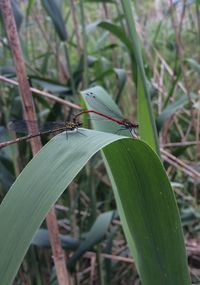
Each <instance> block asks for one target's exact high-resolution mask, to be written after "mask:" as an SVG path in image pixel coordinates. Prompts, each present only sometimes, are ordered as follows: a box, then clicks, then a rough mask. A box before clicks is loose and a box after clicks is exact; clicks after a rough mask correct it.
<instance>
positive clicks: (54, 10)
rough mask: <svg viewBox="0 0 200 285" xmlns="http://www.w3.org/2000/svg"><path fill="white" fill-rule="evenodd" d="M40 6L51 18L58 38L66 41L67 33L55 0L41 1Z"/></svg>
mask: <svg viewBox="0 0 200 285" xmlns="http://www.w3.org/2000/svg"><path fill="white" fill-rule="evenodd" d="M42 4H43V6H44V8H45V10H46V11H47V13H48V14H49V16H50V17H51V20H52V22H53V24H54V27H55V29H56V31H57V33H58V35H59V37H60V40H61V41H66V40H67V31H66V28H65V23H64V20H63V17H62V14H61V11H60V9H59V7H58V5H57V2H56V1H55V0H42Z"/></svg>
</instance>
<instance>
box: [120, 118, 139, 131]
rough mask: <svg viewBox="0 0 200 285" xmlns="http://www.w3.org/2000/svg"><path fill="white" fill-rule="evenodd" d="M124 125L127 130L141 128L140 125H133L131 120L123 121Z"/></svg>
mask: <svg viewBox="0 0 200 285" xmlns="http://www.w3.org/2000/svg"><path fill="white" fill-rule="evenodd" d="M123 125H124V126H125V127H126V128H127V129H137V128H138V127H139V124H138V123H132V122H130V121H129V120H124V121H123Z"/></svg>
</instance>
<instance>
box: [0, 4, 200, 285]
mask: <svg viewBox="0 0 200 285" xmlns="http://www.w3.org/2000/svg"><path fill="white" fill-rule="evenodd" d="M124 2H125V1H124ZM142 2H143V3H142ZM122 6H123V5H122V3H121V1H117V0H116V1H82V0H80V1H74V0H70V1H59V0H54V1H53V0H51V1H50V0H49V1H46V0H43V1H36V0H35V1H33V0H29V1H13V2H12V8H13V12H14V16H15V21H16V24H17V29H18V34H19V37H20V43H21V47H22V49H23V56H24V61H25V65H26V71H27V75H28V78H29V82H30V85H31V86H32V88H34V89H33V95H34V103H35V107H36V113H37V119H38V120H39V121H41V122H44V121H56V120H58V121H59V120H62V121H63V120H64V121H68V120H70V118H71V117H72V115H73V114H74V113H76V112H78V110H80V108H82V107H84V103H83V100H82V99H81V97H80V96H79V94H80V91H82V90H85V89H87V88H89V87H93V86H96V85H100V86H102V87H103V88H104V89H105V90H107V91H108V93H110V94H112V98H113V99H114V101H115V102H116V103H117V104H118V106H119V107H120V109H121V110H122V112H123V114H124V115H125V116H126V117H127V118H129V119H130V120H131V121H137V112H138V111H137V107H136V106H137V92H136V83H135V76H136V68H135V66H136V65H134V60H133V58H132V57H133V53H132V52H131V48H132V47H131V48H130V46H129V42H128V39H127V35H126V33H125V32H126V30H127V27H126V24H125V20H124V19H125V15H124V11H123V8H122ZM132 9H133V10H132V12H133V15H134V19H135V24H136V29H137V33H138V36H139V41H138V42H140V44H141V49H142V57H143V61H144V68H145V73H146V82H147V86H148V91H149V93H150V98H151V104H152V107H153V113H154V116H155V121H156V127H157V130H158V134H159V144H160V152H161V156H162V159H163V161H164V166H165V169H166V172H167V174H168V177H169V179H170V182H171V185H172V187H173V189H174V193H175V195H176V201H177V203H178V207H179V211H180V216H181V221H182V226H183V230H184V237H185V242H186V249H187V256H188V262H189V269H190V274H191V280H192V283H193V284H200V272H199V267H200V262H199V256H200V250H199V230H200V228H199V218H200V214H199V207H198V204H199V193H198V191H199V180H200V174H199V167H200V164H199V158H200V145H199V133H200V111H199V106H200V89H199V74H200V63H199V62H200V2H199V1H198V0H196V1H195V0H194V1H192V0H191V1H189V0H180V1H178V0H177V1H172V0H169V1H161V0H160V1H159V0H155V1H151V0H148V1H137V0H136V1H134V2H133V3H132ZM1 21H2V25H1V26H0V73H1V75H0V94H1V96H0V134H1V136H0V140H1V141H6V140H7V139H8V138H9V137H10V134H8V133H7V132H6V131H7V124H8V122H9V121H11V120H13V119H17V120H20V119H23V111H22V106H21V101H20V96H19V91H18V89H17V88H16V69H15V67H14V64H13V61H12V55H11V51H10V48H9V45H8V41H7V37H6V32H5V29H4V24H3V19H1ZM42 91H45V92H42ZM49 94H53V95H54V96H53V97H51V98H46V97H44V96H43V95H46V96H48V95H49ZM59 99H62V100H59ZM83 122H84V125H85V126H86V127H90V125H91V124H90V121H87V120H86V119H85V118H83ZM139 131H140V130H139ZM43 142H44V143H46V142H47V137H44V138H43ZM30 158H31V151H30V146H29V144H27V143H22V144H21V145H17V146H13V147H8V148H5V149H1V150H0V195H1V200H3V198H4V196H5V195H6V193H7V191H8V190H9V188H10V187H11V185H12V184H13V182H14V181H15V179H16V177H17V176H18V175H19V173H20V172H21V171H22V169H23V168H24V166H25V165H26V164H27V162H28V161H29V160H30ZM66 190H68V191H65V192H64V193H63V195H62V196H61V197H60V198H59V200H58V201H57V203H56V205H55V209H56V214H57V221H58V225H59V231H60V234H61V235H60V237H61V240H62V243H63V246H64V248H65V254H66V256H67V259H69V260H70V257H71V256H73V252H75V250H76V249H77V248H78V247H79V245H80V242H81V241H83V242H82V246H83V248H84V250H83V249H82V250H81V251H80V252H79V253H78V258H77V260H76V262H77V265H76V272H75V273H73V274H72V276H71V277H70V282H71V284H108V283H109V284H140V280H139V276H138V272H137V270H136V268H135V264H134V260H133V258H132V256H131V254H130V250H129V247H128V245H127V242H126V239H125V236H124V233H123V229H122V225H121V222H120V219H119V216H118V212H117V210H116V202H115V199H114V195H113V192H112V187H111V183H110V181H109V179H108V176H107V173H106V170H105V167H104V163H103V160H102V158H101V155H100V154H97V155H95V156H94V157H93V158H92V159H91V160H90V161H89V162H88V164H87V165H86V167H85V168H84V169H83V170H82V171H81V172H80V173H79V174H78V176H77V177H76V179H75V180H74V181H73V182H72V183H71V184H70V186H69V187H68V189H66ZM111 213H112V215H111ZM113 213H114V215H113ZM88 236H89V237H90V238H91V239H90V241H89V242H88V240H89V239H88V238H85V237H88ZM19 238H20V237H19ZM84 241H85V242H84ZM69 267H70V265H69ZM14 284H58V283H57V279H56V274H55V268H54V265H53V262H52V253H51V249H50V243H49V240H48V233H47V230H46V224H45V222H43V224H42V225H41V228H40V229H39V230H38V232H37V234H36V235H35V237H34V239H33V241H32V245H31V246H30V248H29V250H28V252H27V254H26V256H25V258H24V260H23V263H22V265H21V267H20V269H19V272H18V274H17V276H16V278H15V281H14Z"/></svg>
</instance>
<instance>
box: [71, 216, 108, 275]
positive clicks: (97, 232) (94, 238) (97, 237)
mask: <svg viewBox="0 0 200 285" xmlns="http://www.w3.org/2000/svg"><path fill="white" fill-rule="evenodd" d="M112 217H113V212H112V211H109V212H106V213H103V214H101V215H99V216H98V217H97V219H96V221H95V223H94V224H93V226H92V228H91V230H90V231H89V232H88V233H87V234H86V237H85V239H84V241H83V242H82V243H81V244H80V246H79V248H78V249H77V251H76V252H75V253H74V255H73V256H72V257H71V258H70V259H69V262H68V267H69V268H70V270H72V271H73V270H74V267H75V264H76V262H77V261H78V259H79V258H80V257H81V256H82V255H83V254H84V253H85V252H86V251H88V250H91V248H92V247H93V246H95V245H96V244H98V243H99V242H100V241H101V240H102V239H103V238H104V236H105V234H106V232H107V230H108V227H109V225H110V223H111V220H112Z"/></svg>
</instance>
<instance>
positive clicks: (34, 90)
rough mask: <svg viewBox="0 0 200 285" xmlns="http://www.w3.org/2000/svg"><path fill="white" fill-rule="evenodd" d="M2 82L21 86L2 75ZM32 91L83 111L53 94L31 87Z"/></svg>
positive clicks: (0, 77)
mask: <svg viewBox="0 0 200 285" xmlns="http://www.w3.org/2000/svg"><path fill="white" fill-rule="evenodd" d="M0 80H2V81H5V82H7V83H10V84H13V85H16V86H18V85H19V83H18V82H17V81H15V80H13V79H9V78H7V77H4V76H2V75H0ZM30 90H31V91H32V92H34V93H35V94H38V95H41V96H44V97H46V98H48V99H50V100H53V101H55V102H58V103H61V104H63V105H66V106H68V107H71V108H74V109H77V110H80V109H81V107H80V106H79V105H77V104H74V103H72V102H70V101H67V100H64V99H61V98H58V97H57V96H55V95H53V94H50V93H49V92H46V91H42V90H39V89H37V88H33V87H30Z"/></svg>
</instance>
